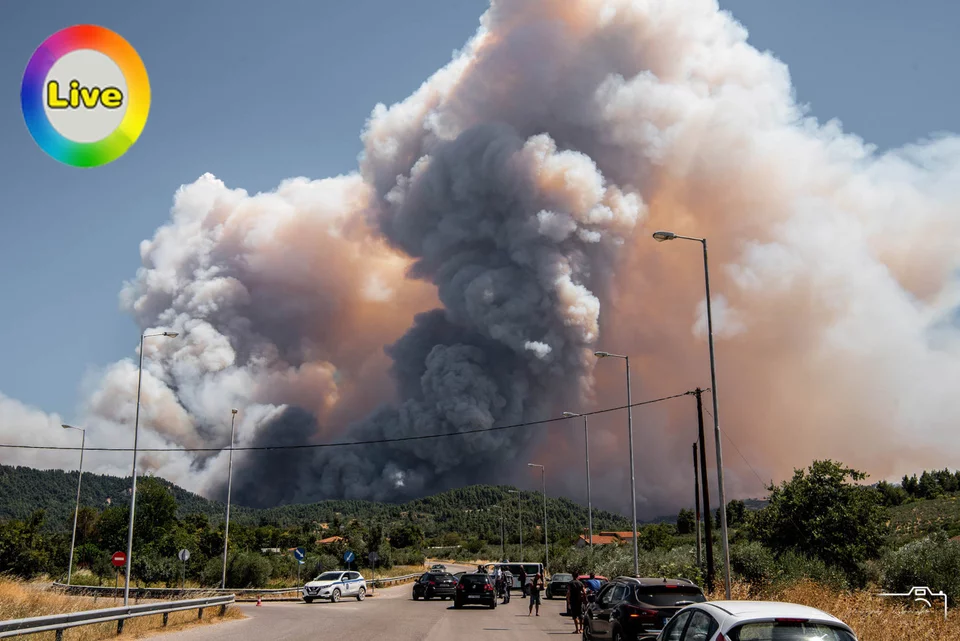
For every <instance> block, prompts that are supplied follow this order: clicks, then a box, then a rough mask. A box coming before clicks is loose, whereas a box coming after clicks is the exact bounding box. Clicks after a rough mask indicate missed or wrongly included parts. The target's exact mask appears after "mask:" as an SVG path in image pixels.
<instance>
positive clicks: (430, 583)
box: [427, 581, 436, 585]
mask: <svg viewBox="0 0 960 641" xmlns="http://www.w3.org/2000/svg"><path fill="white" fill-rule="evenodd" d="M427 585H436V583H434V582H433V581H427Z"/></svg>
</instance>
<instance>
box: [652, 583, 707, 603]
mask: <svg viewBox="0 0 960 641" xmlns="http://www.w3.org/2000/svg"><path fill="white" fill-rule="evenodd" d="M635 594H636V597H637V601H639V602H640V603H646V604H648V605H657V606H672V605H677V604H678V603H680V602H683V601H689V602H690V603H703V602H704V601H706V600H707V599H706V597H704V596H703V592H701V591H700V588H695V587H677V588H666V587H656V586H653V587H650V586H643V587H639V588H637V589H636V593H635ZM683 605H688V603H684V604H683Z"/></svg>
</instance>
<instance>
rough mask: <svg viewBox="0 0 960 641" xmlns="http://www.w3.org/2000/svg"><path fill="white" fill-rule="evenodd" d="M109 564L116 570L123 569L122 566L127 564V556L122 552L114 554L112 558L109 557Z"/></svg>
mask: <svg viewBox="0 0 960 641" xmlns="http://www.w3.org/2000/svg"><path fill="white" fill-rule="evenodd" d="M110 562H111V563H113V564H114V565H115V566H117V567H118V568H120V567H123V564H124V563H126V562H127V555H126V554H124V553H123V552H114V553H113V556H112V557H110Z"/></svg>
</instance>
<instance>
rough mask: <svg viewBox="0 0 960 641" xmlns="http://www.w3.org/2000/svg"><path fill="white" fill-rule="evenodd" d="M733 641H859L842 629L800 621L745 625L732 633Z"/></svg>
mask: <svg viewBox="0 0 960 641" xmlns="http://www.w3.org/2000/svg"><path fill="white" fill-rule="evenodd" d="M730 639H731V641H808V639H816V640H817V641H857V639H856V637H855V636H853V635H852V634H850V633H849V632H847V631H846V630H844V629H842V628H836V627H834V626H832V625H826V624H824V623H801V622H799V621H789V622H786V621H781V622H774V621H765V622H762V623H745V624H744V625H741V626H739V627H737V628H734V629H733V630H731V631H730Z"/></svg>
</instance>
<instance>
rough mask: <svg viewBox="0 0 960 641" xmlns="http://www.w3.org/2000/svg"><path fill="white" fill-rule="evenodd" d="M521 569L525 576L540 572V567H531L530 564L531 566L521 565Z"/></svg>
mask: <svg viewBox="0 0 960 641" xmlns="http://www.w3.org/2000/svg"><path fill="white" fill-rule="evenodd" d="M523 569H524V570H526V572H527V574H536V573H537V572H539V571H540V566H539V565H533V564H532V563H531V564H528V563H525V564H524V565H523Z"/></svg>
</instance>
